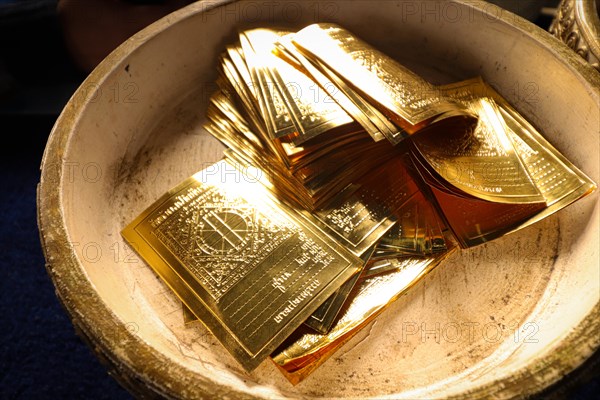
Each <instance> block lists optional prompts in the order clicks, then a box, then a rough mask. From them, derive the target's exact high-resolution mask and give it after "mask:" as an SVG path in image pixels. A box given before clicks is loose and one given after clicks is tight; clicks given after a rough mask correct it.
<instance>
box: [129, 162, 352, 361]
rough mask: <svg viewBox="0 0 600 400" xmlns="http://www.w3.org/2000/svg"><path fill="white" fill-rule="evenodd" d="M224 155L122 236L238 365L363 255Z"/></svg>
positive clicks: (260, 353)
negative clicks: (278, 198)
mask: <svg viewBox="0 0 600 400" xmlns="http://www.w3.org/2000/svg"><path fill="white" fill-rule="evenodd" d="M257 173H258V172H257V171H252V172H249V171H239V170H236V169H235V168H234V167H232V166H231V165H229V164H227V163H226V162H224V161H220V162H218V163H216V164H213V165H212V166H211V167H209V168H207V169H205V170H203V171H200V172H199V173H197V174H196V175H194V176H192V177H191V178H188V179H187V180H185V181H184V182H182V183H181V184H180V185H178V186H177V187H176V188H174V189H173V190H171V191H169V192H168V193H167V194H166V195H164V196H163V197H161V198H160V199H159V200H158V201H156V202H155V203H154V204H153V205H152V206H150V207H149V208H148V209H147V210H146V211H144V212H143V213H142V214H141V215H140V216H139V217H138V218H136V219H135V221H133V222H132V223H131V224H130V225H129V226H127V227H126V228H125V229H124V230H123V236H124V238H125V239H126V240H127V241H128V242H129V243H130V244H131V245H132V247H133V248H134V249H136V251H137V252H138V253H139V254H140V255H141V256H142V258H143V259H144V260H145V261H146V262H148V264H149V265H150V266H151V267H152V268H153V269H154V270H155V271H156V272H157V273H158V274H159V275H160V277H161V278H162V279H163V280H164V281H165V282H166V283H167V285H169V286H170V287H171V288H172V289H173V291H174V292H175V293H176V294H177V296H178V297H180V299H181V300H182V301H183V303H184V304H185V305H186V306H187V307H188V308H189V309H190V310H191V311H192V312H193V313H194V315H196V316H197V317H198V318H199V319H200V320H201V321H202V322H203V323H204V324H205V325H206V326H207V328H208V329H209V330H210V331H211V332H212V333H213V334H214V335H215V336H216V337H217V339H219V341H221V343H222V344H223V345H224V346H225V348H226V349H227V350H228V351H229V352H230V353H231V354H232V355H233V356H234V357H235V358H236V359H237V360H238V361H239V362H240V364H241V365H242V366H243V367H244V368H246V369H247V370H252V369H254V368H255V367H256V366H257V365H258V364H259V363H260V362H261V361H262V360H263V359H264V358H265V357H267V356H268V355H269V354H270V353H271V352H272V351H273V350H274V349H275V348H276V347H277V346H278V345H279V344H280V343H281V342H282V341H283V340H284V339H285V338H286V337H288V336H289V335H290V334H291V333H292V332H293V330H295V329H296V328H297V327H298V326H299V325H300V324H302V322H304V321H305V320H306V319H307V318H308V317H309V315H310V314H312V313H313V312H314V311H315V310H316V309H317V308H318V307H319V305H320V304H322V303H323V301H325V300H326V299H327V298H328V297H329V296H331V295H332V294H333V293H334V292H335V291H336V290H337V289H338V288H339V287H340V286H341V285H342V284H343V283H344V282H345V281H347V280H348V279H349V278H350V277H351V276H352V275H353V274H355V273H356V272H357V271H358V270H359V268H360V266H361V265H362V261H361V260H360V259H358V258H357V257H355V256H353V255H352V253H350V252H348V251H347V250H345V249H344V248H343V247H341V246H339V245H338V244H337V243H336V242H335V241H333V240H331V239H329V238H328V237H327V236H324V235H322V234H320V232H319V231H318V229H317V228H316V227H315V226H314V224H312V223H311V221H310V220H308V219H306V218H304V217H302V216H300V215H299V214H296V213H294V212H293V211H292V210H290V209H287V208H285V207H284V206H282V205H279V204H276V203H274V202H273V201H272V200H271V198H270V196H269V195H268V194H267V192H266V189H264V188H263V187H262V185H261V184H260V183H258V182H257V180H256V179H255V178H253V177H256V176H257Z"/></svg>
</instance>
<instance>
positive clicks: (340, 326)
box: [271, 250, 451, 384]
mask: <svg viewBox="0 0 600 400" xmlns="http://www.w3.org/2000/svg"><path fill="white" fill-rule="evenodd" d="M450 251H451V250H449V251H448V252H445V253H443V254H438V255H436V256H431V257H405V258H402V259H394V260H391V261H390V263H393V265H394V268H393V269H391V268H390V269H388V270H387V272H385V273H383V272H382V271H378V273H371V274H367V276H366V277H364V276H363V278H362V280H361V281H360V282H359V283H358V284H357V287H356V289H355V292H354V293H352V294H351V300H350V302H349V304H348V305H347V306H346V307H345V310H343V311H342V315H341V317H340V318H339V320H338V321H337V322H336V324H335V325H334V326H333V328H332V329H331V331H329V333H327V334H320V333H314V332H308V331H305V330H304V331H303V330H299V331H297V332H295V334H293V335H292V336H291V337H290V338H289V339H288V340H287V341H286V342H285V343H284V344H283V345H282V347H281V348H279V349H277V351H276V352H275V353H274V354H273V355H272V356H271V357H272V359H273V362H275V364H276V365H277V366H278V367H279V368H280V370H281V371H282V372H283V373H284V375H285V376H286V378H288V380H290V382H292V383H293V384H297V383H299V382H300V381H302V380H303V379H305V378H306V377H307V376H308V375H309V374H310V373H311V372H312V371H313V370H314V369H315V368H316V367H318V366H319V365H321V364H322V363H323V362H325V360H327V358H329V357H330V356H331V354H333V352H334V351H335V350H336V349H338V348H339V347H340V346H341V345H343V344H344V343H345V342H346V341H347V340H349V339H350V338H351V337H352V336H354V335H355V334H356V333H358V332H359V331H360V329H362V328H363V327H365V326H366V325H368V324H369V322H371V321H372V320H373V319H374V318H375V317H376V316H377V315H378V314H380V313H381V312H382V311H383V310H384V309H385V307H386V306H387V305H388V304H390V303H391V302H392V301H394V300H395V299H397V298H398V296H400V295H401V294H402V293H404V292H405V291H406V290H407V289H408V288H410V287H411V286H412V285H414V284H415V283H416V282H418V281H419V279H420V278H421V277H422V276H423V275H425V274H427V273H428V272H429V271H430V270H431V269H433V268H434V267H435V266H437V265H438V264H439V263H440V262H441V261H442V260H443V259H444V258H445V257H446V256H447V255H448V254H449V253H450ZM367 272H368V270H367Z"/></svg>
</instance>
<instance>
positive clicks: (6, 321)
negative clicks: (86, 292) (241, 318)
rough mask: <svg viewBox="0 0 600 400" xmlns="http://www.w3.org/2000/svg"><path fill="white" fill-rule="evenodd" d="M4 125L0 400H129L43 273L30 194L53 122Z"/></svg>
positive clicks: (19, 120)
mask: <svg viewBox="0 0 600 400" xmlns="http://www.w3.org/2000/svg"><path fill="white" fill-rule="evenodd" d="M8 120H9V121H8V123H7V118H6V117H4V118H2V119H1V120H0V121H2V122H1V124H2V127H0V131H1V132H2V140H3V143H2V148H3V150H2V155H1V157H0V158H1V160H0V187H1V188H2V190H1V192H0V193H1V195H0V221H2V223H1V224H0V254H1V257H0V260H1V261H0V263H1V265H0V309H1V310H2V311H1V312H0V399H128V398H130V396H129V394H128V393H127V392H126V391H125V390H124V389H122V388H121V387H120V386H119V385H118V384H117V383H116V382H115V381H114V380H113V378H111V377H110V376H109V375H108V374H107V372H106V369H105V368H104V366H103V365H101V364H100V362H99V361H98V360H97V359H96V358H95V356H94V355H93V354H92V352H91V350H90V349H89V348H88V347H87V346H86V345H85V344H84V343H83V342H82V341H81V340H80V339H79V338H78V337H77V336H76V335H75V331H74V329H73V326H72V325H71V322H70V321H69V318H68V317H67V315H66V313H65V311H64V310H63V308H62V307H61V305H60V304H59V302H58V300H57V298H56V295H55V293H54V287H53V286H52V283H51V281H50V279H49V277H48V274H47V273H46V270H45V268H44V257H43V255H42V251H41V247H40V241H39V235H38V230H37V224H36V203H35V198H36V196H35V192H36V184H37V182H38V180H39V165H40V160H41V156H42V150H43V147H44V143H45V140H46V136H47V134H48V132H49V131H50V128H51V126H52V119H51V118H50V119H49V118H44V119H42V120H39V119H36V118H33V119H32V118H31V117H28V118H14V119H13V118H8ZM11 121H12V123H11ZM9 137H13V138H14V137H16V143H15V140H14V139H13V140H12V141H11V142H12V143H7V142H6V141H7V140H8V138H9Z"/></svg>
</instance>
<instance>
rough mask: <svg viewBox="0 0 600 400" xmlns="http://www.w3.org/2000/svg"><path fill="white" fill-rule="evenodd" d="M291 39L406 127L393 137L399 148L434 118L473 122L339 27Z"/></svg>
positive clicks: (322, 26) (324, 26) (325, 26)
mask: <svg viewBox="0 0 600 400" xmlns="http://www.w3.org/2000/svg"><path fill="white" fill-rule="evenodd" d="M291 40H292V42H293V43H294V44H295V45H296V46H297V47H298V48H299V50H300V51H301V52H302V53H303V54H304V55H305V56H306V57H307V58H311V59H314V60H315V62H314V64H316V65H317V66H318V65H319V64H322V65H323V66H324V67H326V68H327V69H329V70H330V71H331V72H332V73H334V74H336V75H337V76H338V77H339V78H340V79H341V80H342V81H343V82H344V84H345V85H348V86H352V87H353V88H354V89H355V90H356V91H357V92H359V94H360V95H361V96H363V97H364V98H365V99H366V100H367V101H368V102H369V103H371V104H372V105H374V106H375V107H376V108H378V109H379V111H380V112H382V113H383V114H384V115H386V116H387V118H389V119H390V120H392V121H393V122H394V123H395V124H396V125H397V126H398V127H400V128H401V130H400V131H398V132H397V133H396V134H394V135H392V136H388V137H387V139H388V140H390V142H392V143H393V144H396V143H399V142H400V141H402V140H403V139H404V138H406V137H407V136H408V135H409V134H412V133H415V132H417V131H418V130H419V129H421V128H422V127H424V126H427V125H428V124H429V123H431V122H434V120H436V121H439V120H441V119H444V118H447V117H455V116H463V117H465V118H468V119H470V118H472V115H471V114H470V113H469V111H468V110H466V109H464V107H461V106H460V105H458V104H456V103H455V102H453V101H452V99H449V98H446V97H444V96H440V95H439V93H436V91H435V88H434V87H433V86H432V85H431V84H429V83H428V82H427V81H425V80H424V79H422V78H421V77H419V76H418V75H416V74H415V73H413V72H412V71H410V70H408V69H407V68H405V67H404V66H402V65H401V64H399V63H397V62H396V61H394V60H393V59H391V58H390V57H388V56H387V55H385V54H383V53H381V52H380V51H378V50H376V49H375V48H373V47H372V46H370V45H369V44H367V43H365V42H364V41H362V40H361V39H359V38H358V37H356V36H354V35H353V34H352V33H350V32H349V31H347V30H345V29H343V28H342V27H340V26H338V25H335V24H330V23H319V24H313V25H310V26H308V27H306V28H304V29H302V30H300V31H299V32H297V33H296V34H295V35H294V36H293V37H292V38H291Z"/></svg>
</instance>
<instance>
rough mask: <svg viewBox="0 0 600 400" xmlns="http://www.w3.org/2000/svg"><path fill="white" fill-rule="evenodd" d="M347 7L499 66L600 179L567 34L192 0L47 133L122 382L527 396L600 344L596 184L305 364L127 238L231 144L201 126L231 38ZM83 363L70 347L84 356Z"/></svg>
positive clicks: (83, 302) (353, 21) (75, 275)
mask: <svg viewBox="0 0 600 400" xmlns="http://www.w3.org/2000/svg"><path fill="white" fill-rule="evenodd" d="M314 21H334V22H337V23H340V24H341V25H343V26H345V27H347V28H348V29H350V30H351V31H354V32H355V33H357V34H358V35H359V36H361V37H363V38H364V39H366V40H367V41H369V42H371V43H373V44H374V45H376V46H377V47H379V48H381V49H382V50H383V51H385V52H387V53H388V54H390V55H391V56H393V57H395V58H397V59H398V60H400V61H401V62H403V63H405V64H406V65H407V66H409V67H410V68H412V69H414V70H415V71H416V72H418V73H420V74H422V75H424V76H425V77H426V78H428V79H429V80H431V81H432V82H435V83H447V82H452V81H456V80H460V79H466V78H470V77H473V76H476V75H482V76H483V77H484V78H485V79H487V80H488V81H489V82H491V83H492V84H493V85H494V86H495V87H496V89H497V90H498V91H499V92H500V93H501V94H503V95H504V96H505V97H506V98H507V99H508V100H509V101H510V102H511V103H512V104H513V105H514V106H515V107H516V108H517V109H519V110H520V111H521V112H522V113H523V114H524V115H525V116H526V117H527V118H529V120H530V121H532V122H533V123H534V124H535V125H536V126H538V127H539V128H540V130H541V131H542V132H543V133H544V134H545V135H546V136H547V138H548V139H549V140H550V141H551V142H552V143H553V144H554V145H555V146H556V147H558V148H559V149H560V150H561V151H562V152H563V153H564V154H565V155H566V156H567V157H568V158H569V159H570V160H572V161H573V162H574V163H575V164H576V165H577V166H579V167H580V168H581V169H582V170H583V171H584V172H586V173H587V174H588V175H590V176H591V177H592V179H594V180H595V181H596V182H598V181H599V177H600V174H599V165H600V163H599V152H598V149H599V135H598V133H599V128H598V127H599V126H600V115H599V110H598V104H599V99H598V91H597V88H598V87H600V75H598V73H597V72H596V71H595V70H593V69H592V68H591V67H589V66H587V65H585V63H584V62H583V61H580V60H579V59H577V57H576V55H575V54H573V53H572V52H571V50H570V49H569V48H567V47H566V46H565V45H563V44H561V43H560V42H559V41H558V40H556V39H554V38H553V37H551V36H550V35H549V34H547V33H545V32H543V31H542V30H540V29H538V28H536V27H535V26H533V25H531V24H530V23H528V22H526V21H525V20H522V19H520V18H518V17H516V16H514V15H512V14H509V13H506V12H503V11H501V10H500V9H499V8H496V7H495V6H492V5H489V4H486V3H481V2H478V1H472V0H460V1H459V0H457V1H451V2H440V1H427V2H421V1H398V2H397V1H324V2H312V1H306V2H291V1H290V2H288V1H275V2H256V1H239V2H222V1H216V2H211V1H204V2H199V3H195V4H192V5H190V6H189V7H187V8H185V9H182V10H180V11H178V12H176V13H174V14H171V15H170V16H167V17H166V18H164V19H162V20H161V21H159V22H157V23H155V24H154V25H152V26H150V27H149V28H147V29H145V30H144V31H142V32H141V33H139V34H137V35H136V36H134V37H133V38H132V39H130V40H128V41H127V42H126V43H124V44H123V45H122V46H121V47H120V48H118V49H117V50H116V51H115V52H114V53H112V54H111V55H110V56H109V57H108V58H107V59H106V60H105V61H104V62H103V63H102V64H101V65H100V66H99V67H98V68H97V69H96V70H95V71H94V72H93V73H92V74H91V75H90V77H89V78H88V79H87V80H86V82H85V83H84V84H83V85H82V87H81V88H80V89H79V90H78V91H77V92H76V93H75V95H74V96H73V98H72V99H71V101H70V102H69V104H68V105H67V107H66V108H65V110H64V111H63V113H62V115H61V117H60V119H59V120H58V122H57V124H56V126H55V128H54V130H53V132H52V135H51V137H50V139H49V142H48V146H47V149H46V154H45V156H44V160H43V165H42V178H41V183H40V187H39V222H40V230H41V235H42V241H43V246H44V248H45V252H46V259H47V263H48V272H49V274H50V276H51V277H52V279H53V281H54V284H55V285H56V290H57V293H58V296H59V297H60V298H61V300H62V301H63V303H64V304H65V306H66V309H67V311H68V312H69V314H70V315H71V317H72V319H73V323H74V325H75V326H76V327H77V328H78V330H79V331H80V332H81V333H82V335H83V336H84V337H85V338H87V339H88V340H89V342H90V343H91V345H92V346H93V348H94V350H95V351H96V352H97V353H98V355H99V357H101V358H102V359H104V360H105V361H107V363H108V364H109V367H110V368H111V370H112V371H113V373H114V375H115V376H117V377H118V378H119V379H120V380H121V381H122V382H124V384H125V385H126V386H127V387H129V388H130V389H131V390H132V391H135V392H137V393H145V394H151V393H158V394H161V395H166V396H175V397H202V396H205V397H206V396H207V394H212V395H213V396H224V397H225V396H227V397H229V398H243V397H260V398H281V397H292V398H298V397H319V396H324V397H352V398H364V397H376V398H382V397H385V396H390V397H393V398H431V397H442V396H444V397H446V396H464V395H465V394H467V393H468V394H469V395H470V396H471V397H482V396H488V395H494V396H498V397H510V396H522V395H526V394H528V393H532V392H536V391H539V390H540V389H542V388H543V387H546V386H548V385H549V384H550V383H552V382H554V381H556V380H558V379H559V378H561V377H562V376H563V375H564V374H565V373H567V372H568V371H570V370H572V369H573V368H575V367H576V366H577V365H579V364H580V363H581V362H583V360H585V359H586V358H587V357H588V356H589V355H590V354H591V353H592V352H593V351H595V350H596V349H597V348H598V346H599V340H600V339H599V338H598V336H597V335H596V333H597V332H598V328H599V319H598V312H599V306H598V301H599V287H598V285H599V283H598V282H599V280H600V276H599V274H600V272H599V267H598V265H599V255H598V249H599V248H600V245H599V237H598V224H599V207H598V196H597V195H592V196H590V197H588V198H586V199H584V200H582V201H580V202H578V203H577V204H575V205H572V206H571V207H569V208H568V209H566V210H563V211H561V212H560V213H558V214H556V215H554V216H552V217H550V218H548V219H546V220H545V221H543V222H541V223H539V224H537V225H535V226H532V227H530V228H528V229H525V230H523V231H521V232H519V233H516V234H513V235H509V236H507V237H504V238H502V239H501V240H497V241H495V242H492V243H489V244H488V245H486V246H481V247H478V248H475V249H472V250H471V251H463V252H461V253H460V254H458V255H455V256H453V257H452V258H451V259H450V260H448V261H446V262H445V263H444V264H442V265H441V266H440V267H439V268H437V270H435V271H433V272H432V273H431V274H430V275H429V276H427V277H426V278H425V279H424V280H423V281H422V282H420V284H419V285H417V286H416V287H415V288H414V289H413V290H411V291H410V292H409V293H407V294H406V295H405V296H403V297H401V298H400V299H399V300H398V301H397V302H395V303H394V304H393V305H392V306H391V307H389V309H387V310H386V311H385V312H384V313H383V314H382V315H381V316H380V317H379V318H378V319H377V320H376V321H375V322H374V323H372V324H371V325H370V326H368V327H367V328H366V329H364V330H363V331H362V332H361V333H360V334H358V335H357V336H356V337H355V338H353V339H352V340H351V341H350V342H349V343H347V344H346V345H345V346H344V347H343V348H342V349H341V350H340V351H338V352H337V353H336V354H335V355H334V356H333V357H332V358H331V359H329V360H328V361H327V362H326V363H325V364H324V365H322V366H321V367H320V368H319V369H318V370H317V371H316V372H315V373H314V374H313V375H311V376H310V377H309V378H308V379H307V380H306V381H304V382H302V383H301V384H299V385H298V386H296V387H293V386H292V385H290V384H289V383H288V382H287V381H286V380H285V379H284V377H283V376H282V375H281V374H280V373H279V371H278V370H277V369H276V368H275V366H274V365H273V364H271V363H270V362H268V361H267V362H264V363H263V364H261V365H260V366H259V368H258V369H256V370H255V371H254V372H252V373H250V374H247V373H245V372H244V371H243V370H242V369H241V368H240V367H239V366H238V365H237V364H236V362H235V361H234V360H233V358H232V357H231V356H230V355H229V354H228V353H227V352H226V351H225V349H224V348H223V347H222V346H221V345H220V344H219V343H217V342H216V341H215V339H213V337H212V336H211V335H210V334H208V333H207V331H206V330H205V329H204V328H203V327H202V326H201V325H199V324H197V325H195V326H189V327H186V326H184V324H183V320H182V315H181V305H180V303H179V302H178V301H177V299H176V298H175V296H174V295H173V294H172V293H171V292H170V291H169V290H168V289H167V287H166V286H164V285H163V284H162V283H161V282H160V281H159V280H158V278H157V277H156V276H155V275H154V274H153V273H152V271H151V270H150V268H148V267H147V266H146V265H145V264H144V263H142V262H141V261H140V260H139V259H138V258H137V257H136V256H135V254H134V253H133V252H132V251H131V250H130V249H129V248H128V247H127V246H126V245H125V244H124V242H123V240H122V238H121V236H120V234H119V232H120V230H121V229H122V228H123V227H124V226H125V225H126V224H127V223H129V222H130V221H131V220H132V219H133V218H134V217H135V216H137V215H138V214H139V213H140V212H141V211H142V210H143V209H145V208H146V207H147V206H148V205H150V204H151V203H152V202H153V201H154V200H155V199H157V198H158V197H159V196H160V195H161V194H162V193H163V192H165V191H166V190H168V189H169V188H171V187H172V186H174V185H175V184H177V183H178V182H179V181H181V180H182V179H184V178H186V177H188V176H189V175H191V174H192V173H194V172H196V171H197V170H199V169H201V168H202V167H203V166H205V165H206V164H207V163H212V162H214V161H216V160H218V159H219V158H220V154H221V151H222V147H221V146H220V144H218V143H217V142H216V141H215V140H214V139H212V138H211V137H210V136H209V135H208V134H207V133H206V132H205V131H204V130H203V128H202V123H203V121H204V112H205V109H206V105H207V100H208V98H209V96H210V94H211V92H212V90H214V89H215V85H214V83H213V82H214V81H215V78H216V74H217V57H218V55H219V53H220V52H221V51H222V50H223V49H224V47H225V45H226V44H228V43H231V42H232V41H234V40H235V38H236V32H237V30H238V29H240V28H242V27H251V26H263V25H277V26H284V27H287V28H292V29H295V28H300V27H302V26H304V25H307V24H309V23H311V22H314ZM66 367H68V366H66Z"/></svg>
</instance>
